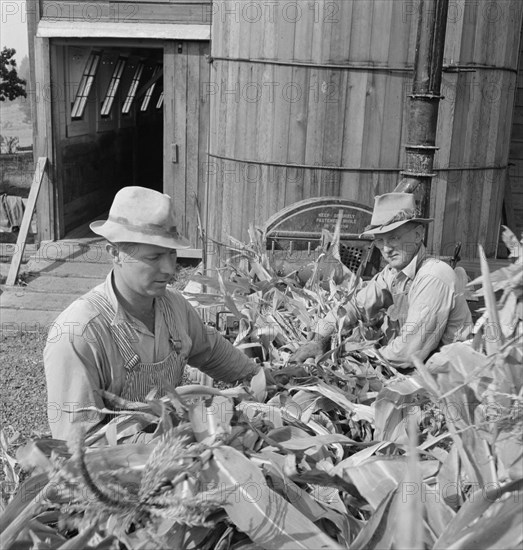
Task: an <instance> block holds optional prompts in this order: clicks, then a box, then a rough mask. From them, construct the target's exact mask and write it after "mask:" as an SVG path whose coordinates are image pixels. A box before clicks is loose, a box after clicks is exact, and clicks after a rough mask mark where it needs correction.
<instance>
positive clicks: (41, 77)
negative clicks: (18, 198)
mask: <svg viewBox="0 0 523 550" xmlns="http://www.w3.org/2000/svg"><path fill="white" fill-rule="evenodd" d="M35 79H36V80H35V82H37V83H38V84H39V86H40V87H39V90H40V91H39V93H38V95H37V97H36V129H37V133H36V136H35V138H36V139H35V142H34V145H33V148H34V154H35V158H39V157H46V158H47V159H48V162H49V166H48V168H47V170H46V178H45V180H44V182H43V185H42V188H41V194H40V197H39V199H38V203H37V208H36V212H37V229H38V239H39V240H44V239H54V238H56V236H57V235H56V231H55V202H54V179H53V178H54V174H53V162H54V136H53V124H52V120H53V118H52V112H51V105H52V103H51V101H49V100H48V98H46V97H45V93H44V92H43V91H44V90H50V89H51V71H50V59H49V40H48V39H47V38H35Z"/></svg>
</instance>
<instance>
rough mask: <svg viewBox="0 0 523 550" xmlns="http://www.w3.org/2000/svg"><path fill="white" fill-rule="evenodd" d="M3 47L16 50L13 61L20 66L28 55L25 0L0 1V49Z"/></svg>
mask: <svg viewBox="0 0 523 550" xmlns="http://www.w3.org/2000/svg"><path fill="white" fill-rule="evenodd" d="M30 1H33V2H34V0H30ZM4 46H7V47H8V48H14V49H15V50H16V55H15V60H16V62H17V64H18V66H20V62H21V61H22V59H23V58H24V57H25V56H26V55H28V46H27V17H26V4H25V0H0V47H1V48H3V47H4Z"/></svg>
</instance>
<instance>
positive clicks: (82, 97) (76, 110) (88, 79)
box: [71, 52, 101, 119]
mask: <svg viewBox="0 0 523 550" xmlns="http://www.w3.org/2000/svg"><path fill="white" fill-rule="evenodd" d="M100 57H101V52H91V54H90V55H89V58H88V59H87V63H86V64H85V69H84V73H83V75H82V79H81V80H80V85H79V86H78V91H77V92H76V97H75V100H74V103H73V108H72V110H71V118H73V119H77V118H82V116H83V114H84V110H85V106H86V105H87V98H88V97H89V92H90V91H91V88H92V86H93V82H94V78H95V76H96V70H97V69H98V65H99V64H100Z"/></svg>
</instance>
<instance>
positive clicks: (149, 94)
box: [140, 65, 160, 111]
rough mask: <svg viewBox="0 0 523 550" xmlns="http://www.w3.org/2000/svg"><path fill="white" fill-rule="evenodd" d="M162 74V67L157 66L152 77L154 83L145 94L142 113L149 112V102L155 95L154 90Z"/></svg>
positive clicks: (141, 108)
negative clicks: (160, 73) (158, 76)
mask: <svg viewBox="0 0 523 550" xmlns="http://www.w3.org/2000/svg"><path fill="white" fill-rule="evenodd" d="M159 72H160V66H159V65H156V67H155V68H154V71H153V75H152V77H151V80H153V83H152V84H151V85H150V86H149V88H148V89H147V92H145V96H144V98H143V101H142V105H141V107H140V111H147V107H149V102H150V101H151V97H152V95H153V93H154V88H155V87H156V81H157V80H158V79H157V78H156V76H157V75H158V73H159Z"/></svg>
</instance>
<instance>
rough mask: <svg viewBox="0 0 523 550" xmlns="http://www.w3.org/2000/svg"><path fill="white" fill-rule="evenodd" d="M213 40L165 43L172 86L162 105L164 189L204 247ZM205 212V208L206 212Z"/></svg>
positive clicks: (186, 227)
mask: <svg viewBox="0 0 523 550" xmlns="http://www.w3.org/2000/svg"><path fill="white" fill-rule="evenodd" d="M208 54H209V43H208V42H196V41H179V42H178V41H177V42H172V43H169V44H168V45H166V48H165V53H164V70H165V73H164V86H165V87H166V88H170V89H171V90H173V99H172V102H166V103H165V105H164V109H165V113H164V124H165V131H164V132H165V136H166V137H165V143H164V190H165V192H166V193H167V194H169V195H171V196H172V197H173V199H174V206H175V210H176V217H177V223H178V226H179V228H180V229H181V230H182V231H184V233H185V235H187V237H188V238H189V239H190V240H191V243H192V245H193V247H201V246H202V245H201V242H200V241H199V231H198V207H199V208H200V210H201V212H202V213H203V212H204V209H205V196H206V185H207V151H208V139H209V97H208V93H207V87H208V85H209V61H208ZM202 216H203V214H202Z"/></svg>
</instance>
